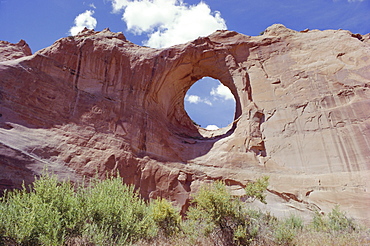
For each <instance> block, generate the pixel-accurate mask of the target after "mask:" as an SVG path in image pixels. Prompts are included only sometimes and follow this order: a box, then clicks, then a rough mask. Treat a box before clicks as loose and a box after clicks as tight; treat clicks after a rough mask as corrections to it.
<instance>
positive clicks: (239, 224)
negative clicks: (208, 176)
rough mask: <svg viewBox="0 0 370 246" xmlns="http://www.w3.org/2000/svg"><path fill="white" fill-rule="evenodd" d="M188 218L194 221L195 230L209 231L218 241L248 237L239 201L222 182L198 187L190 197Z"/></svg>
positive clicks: (242, 241)
mask: <svg viewBox="0 0 370 246" xmlns="http://www.w3.org/2000/svg"><path fill="white" fill-rule="evenodd" d="M193 204H194V205H195V206H193V207H190V209H189V212H188V218H189V219H190V220H193V221H196V222H195V224H197V227H198V228H199V232H200V233H201V234H204V235H209V234H211V233H212V238H213V240H214V241H216V242H215V243H218V244H220V243H221V244H227V245H234V244H242V245H245V244H247V242H248V240H249V239H250V236H249V232H248V226H247V225H248V221H247V218H246V213H245V210H244V208H243V205H242V203H241V202H240V200H239V199H234V198H233V197H232V196H231V194H230V193H229V192H228V191H227V190H226V186H225V184H224V183H223V182H220V181H216V182H215V183H213V184H212V185H205V186H202V187H201V188H200V190H199V192H198V193H197V194H196V196H195V197H194V201H193Z"/></svg>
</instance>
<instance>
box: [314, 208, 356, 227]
mask: <svg viewBox="0 0 370 246" xmlns="http://www.w3.org/2000/svg"><path fill="white" fill-rule="evenodd" d="M311 225H312V227H313V228H314V229H315V230H316V231H325V232H335V231H346V232H353V231H355V230H356V228H357V227H358V226H357V225H356V224H355V223H354V221H353V220H352V219H350V218H348V217H347V216H346V214H345V213H344V212H342V211H340V208H339V206H335V207H334V208H333V209H332V210H331V212H330V213H328V215H327V216H324V215H322V214H320V213H319V212H318V211H316V212H315V214H314V216H313V218H312V222H311Z"/></svg>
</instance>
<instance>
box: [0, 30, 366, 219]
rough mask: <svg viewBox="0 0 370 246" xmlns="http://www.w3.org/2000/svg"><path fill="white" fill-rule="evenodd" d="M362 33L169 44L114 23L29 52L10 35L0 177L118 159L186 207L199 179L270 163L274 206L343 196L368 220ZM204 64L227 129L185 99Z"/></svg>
mask: <svg viewBox="0 0 370 246" xmlns="http://www.w3.org/2000/svg"><path fill="white" fill-rule="evenodd" d="M369 40H370V39H369V35H363V36H362V38H361V39H359V38H357V36H356V37H355V38H354V37H353V35H352V34H351V33H350V32H348V31H343V30H338V31H335V30H327V31H317V30H312V31H308V32H302V33H301V32H296V31H293V30H289V29H287V28H285V27H284V26H282V25H274V26H272V27H270V28H268V29H267V30H266V31H265V32H264V34H263V35H261V36H258V37H249V36H245V35H242V34H238V33H236V32H232V31H217V32H215V33H213V34H211V35H210V36H208V37H204V38H199V39H197V40H195V41H193V42H189V43H187V44H183V45H177V46H173V47H170V48H167V49H151V48H146V47H140V46H137V45H135V44H132V43H131V42H129V41H127V40H126V38H125V37H124V36H123V34H122V33H112V32H110V31H109V30H103V31H101V32H95V31H92V30H84V31H83V32H81V33H79V34H78V35H76V36H74V37H69V38H63V39H60V40H58V41H56V42H55V43H54V44H53V45H52V46H50V47H48V48H46V49H44V50H41V51H39V52H36V54H34V55H29V54H28V51H27V49H26V46H25V45H24V44H23V43H22V44H21V46H19V45H18V46H19V47H18V46H17V45H15V46H14V45H11V47H10V48H9V49H11V50H12V49H19V52H17V54H16V56H14V59H12V58H11V57H12V56H8V55H5V58H4V57H3V56H2V55H0V57H2V58H3V59H2V61H0V89H1V90H0V92H1V94H0V102H1V103H0V114H1V117H0V143H1V145H0V147H1V148H0V154H1V158H0V168H2V169H1V172H0V188H1V187H2V188H4V187H5V188H8V187H19V186H20V185H21V183H22V180H26V181H30V180H32V175H33V174H39V173H40V172H41V170H42V168H43V166H44V165H48V166H49V168H50V170H54V171H55V172H56V173H57V174H58V175H59V176H60V177H66V176H71V177H72V178H73V179H75V180H78V179H79V178H80V177H81V176H83V175H87V176H92V175H94V174H95V173H96V170H98V173H99V174H100V175H101V176H102V177H104V175H105V172H109V171H112V170H113V171H115V170H118V171H120V174H121V176H123V178H124V180H125V182H127V183H132V184H135V185H136V186H137V187H140V190H141V193H142V195H143V196H144V197H146V198H152V197H156V196H164V197H167V198H170V199H172V200H174V201H177V203H178V204H180V205H183V206H184V207H185V206H186V204H187V200H188V199H189V196H190V194H191V193H192V192H195V191H196V190H197V188H198V187H199V185H200V184H201V183H203V182H209V181H210V180H215V179H224V180H227V181H228V184H229V185H230V188H232V189H233V191H235V192H236V193H237V192H238V191H241V190H242V188H243V186H244V185H245V184H246V183H247V182H249V181H250V180H254V179H255V178H256V177H258V176H260V175H262V174H267V175H269V176H270V181H271V187H270V189H269V194H268V197H269V199H270V200H269V201H268V202H270V205H271V206H270V207H269V209H275V211H274V212H276V213H277V214H279V213H280V214H284V213H287V212H288V211H289V210H292V208H293V209H294V210H296V211H306V212H307V211H310V209H312V207H319V208H320V209H322V210H323V211H328V210H330V209H331V205H332V204H333V203H340V204H341V206H342V208H343V209H345V210H347V211H348V212H349V213H350V214H351V215H352V216H353V217H356V218H360V219H361V218H362V219H364V220H366V221H367V223H369V221H370V219H369V218H370V216H369V214H368V204H369V202H370V196H369V193H368V191H369V182H368V177H369V175H370V164H369V163H370V162H369V160H370V142H369V139H370V131H369V124H370V123H369V122H370V116H369V114H368V111H369V110H368V109H369V107H370V90H369V88H370V86H369V81H370V74H369V72H368V71H370V63H369V62H370V58H369V57H370V56H369V50H370V48H369V44H370V41H369ZM17 47H18V48H17ZM3 49H7V44H6V45H5V46H4V45H3V46H1V47H0V50H3ZM1 54H8V53H7V51H6V52H2V53H1ZM20 54H24V56H23V57H21V56H22V55H20ZM9 57H10V58H9ZM19 57H21V58H19ZM15 58H19V59H15ZM205 76H209V77H212V78H215V79H218V80H220V81H221V82H222V84H224V85H225V86H227V87H228V88H229V89H230V90H231V92H232V93H233V95H234V97H235V99H236V105H237V106H236V111H235V121H234V123H233V127H232V128H231V129H230V131H228V132H220V133H219V136H216V135H217V134H216V135H204V133H203V132H200V130H199V129H197V128H196V127H195V126H194V125H193V124H192V123H191V120H190V119H189V117H188V116H187V115H186V112H185V110H184V107H183V97H184V96H185V93H186V91H187V89H188V88H189V87H190V86H191V85H192V84H193V83H195V82H196V81H197V80H199V79H200V78H202V77H205ZM14 153H21V155H20V154H19V155H17V154H14ZM17 156H18V157H17ZM308 191H309V192H308ZM306 194H308V195H306ZM279 199H280V200H279Z"/></svg>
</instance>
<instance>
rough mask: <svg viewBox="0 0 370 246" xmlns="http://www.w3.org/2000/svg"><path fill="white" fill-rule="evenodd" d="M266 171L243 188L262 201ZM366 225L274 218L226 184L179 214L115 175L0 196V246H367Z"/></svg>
mask: <svg viewBox="0 0 370 246" xmlns="http://www.w3.org/2000/svg"><path fill="white" fill-rule="evenodd" d="M267 186H268V177H262V178H259V179H257V180H256V181H255V182H252V183H250V184H249V185H247V187H246V188H245V191H246V196H247V198H249V199H247V202H248V201H251V200H254V199H258V200H260V201H261V202H266V201H265V195H264V191H265V190H266V188H267ZM368 243H369V231H368V230H367V229H365V228H361V227H360V226H359V225H357V224H356V223H355V222H354V221H353V220H351V219H350V218H348V217H347V216H346V214H345V213H344V212H342V211H341V210H340V208H339V207H334V208H333V210H332V211H331V212H330V213H328V214H327V215H322V214H320V213H319V212H318V211H317V212H316V213H315V214H313V217H312V220H311V221H310V222H309V223H304V222H303V220H302V219H301V218H300V217H298V216H295V215H293V214H292V215H290V216H288V217H286V218H282V219H278V218H276V217H274V216H273V215H271V214H269V213H263V212H261V211H258V210H254V209H251V208H250V207H249V206H248V203H246V202H242V201H241V200H240V199H239V198H237V197H233V196H232V195H231V194H230V193H229V191H228V189H227V186H226V185H225V183H223V182H222V181H215V182H213V183H211V184H208V185H204V186H203V187H201V188H200V190H199V191H198V193H196V194H195V196H194V198H193V201H192V204H191V206H190V208H189V210H188V212H187V214H186V216H185V217H184V218H182V217H181V216H180V213H179V211H178V209H177V208H176V207H174V206H173V205H172V204H171V203H170V202H169V201H167V200H165V199H160V198H159V199H155V200H152V201H149V202H148V201H144V200H143V199H142V198H141V197H140V196H139V193H138V192H136V191H135V190H134V187H133V186H130V185H126V184H124V183H123V180H122V179H121V178H119V177H113V176H112V177H109V178H107V179H105V180H98V179H94V180H92V181H91V182H89V184H81V185H78V186H74V185H72V184H71V183H70V182H58V181H57V178H56V177H55V176H53V175H43V176H41V177H39V178H37V179H36V181H35V182H34V183H33V185H32V186H31V187H24V188H23V189H22V190H14V191H8V192H5V195H4V196H3V197H2V198H1V200H0V245H366V244H368Z"/></svg>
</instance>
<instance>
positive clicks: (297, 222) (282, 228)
mask: <svg viewBox="0 0 370 246" xmlns="http://www.w3.org/2000/svg"><path fill="white" fill-rule="evenodd" d="M302 229H303V220H302V218H300V217H298V216H296V215H294V214H291V215H290V216H289V217H287V218H284V219H282V220H280V221H279V222H278V223H277V224H276V226H275V228H274V236H275V239H276V241H277V242H278V243H279V244H283V245H290V244H292V242H293V240H294V238H295V237H296V235H297V234H298V232H299V231H301V230H302Z"/></svg>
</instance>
